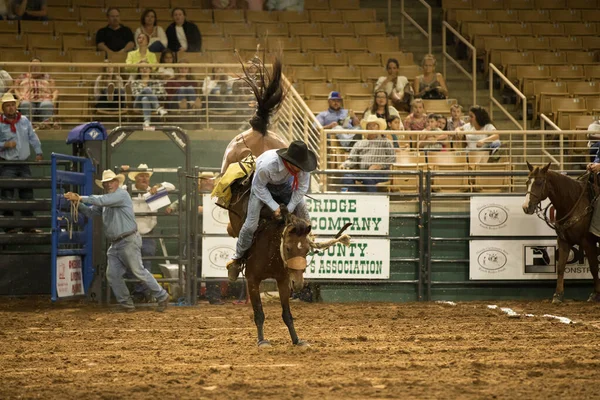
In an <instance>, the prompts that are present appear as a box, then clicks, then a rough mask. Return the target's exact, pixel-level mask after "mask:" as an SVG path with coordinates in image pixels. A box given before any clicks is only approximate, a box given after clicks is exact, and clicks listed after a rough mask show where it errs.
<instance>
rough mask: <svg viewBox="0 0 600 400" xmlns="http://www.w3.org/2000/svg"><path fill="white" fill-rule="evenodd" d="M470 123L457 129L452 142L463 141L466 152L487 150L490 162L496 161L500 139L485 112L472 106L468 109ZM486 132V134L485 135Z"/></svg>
mask: <svg viewBox="0 0 600 400" xmlns="http://www.w3.org/2000/svg"><path fill="white" fill-rule="evenodd" d="M469 118H470V122H469V123H467V124H465V125H464V126H462V127H461V128H458V129H457V130H456V132H457V133H456V134H455V135H453V136H454V137H453V139H454V140H458V141H463V142H464V143H465V144H466V148H465V149H466V151H470V150H489V151H490V161H498V155H497V153H498V149H499V148H500V146H501V144H502V143H501V142H500V137H499V136H498V134H497V133H490V132H493V131H495V130H496V127H495V126H494V123H493V122H492V119H491V118H490V115H489V114H488V112H487V110H486V109H485V108H483V107H481V106H472V107H471V108H470V109H469ZM486 132H487V133H486Z"/></svg>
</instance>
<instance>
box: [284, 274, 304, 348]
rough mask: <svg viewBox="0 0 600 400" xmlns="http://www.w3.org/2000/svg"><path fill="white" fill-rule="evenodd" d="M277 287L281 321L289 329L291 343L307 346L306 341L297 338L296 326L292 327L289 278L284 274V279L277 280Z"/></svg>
mask: <svg viewBox="0 0 600 400" xmlns="http://www.w3.org/2000/svg"><path fill="white" fill-rule="evenodd" d="M277 288H278V289H279V300H280V301H281V310H282V313H281V317H282V318H283V322H285V325H286V326H287V327H288V330H289V331H290V336H291V338H292V343H293V344H295V345H298V346H308V343H307V342H305V341H304V340H300V339H298V335H297V334H296V328H294V317H292V311H291V310H290V294H291V290H290V280H289V278H288V277H287V276H286V278H285V279H280V280H278V281H277Z"/></svg>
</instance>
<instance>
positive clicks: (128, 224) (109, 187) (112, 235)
mask: <svg viewBox="0 0 600 400" xmlns="http://www.w3.org/2000/svg"><path fill="white" fill-rule="evenodd" d="M124 180H125V177H124V176H123V175H120V174H119V175H116V174H115V173H114V172H113V171H111V170H106V171H104V172H102V180H96V184H97V185H98V186H101V187H102V188H104V190H105V191H106V194H104V195H92V196H79V195H78V194H77V193H71V192H68V193H65V198H66V199H67V200H70V201H73V202H77V203H78V204H79V207H78V209H79V211H81V213H82V214H84V215H86V216H87V217H90V218H91V217H92V216H94V215H99V216H102V225H103V226H104V231H105V234H106V237H107V239H108V241H109V242H110V247H109V248H108V251H107V252H106V255H107V258H108V268H107V269H106V277H107V278H108V283H109V284H110V287H111V288H112V290H113V293H114V294H115V297H116V298H117V301H118V302H119V305H120V307H121V309H122V310H123V311H134V310H135V307H134V305H133V300H132V299H131V296H130V293H129V289H127V285H126V284H125V280H124V279H123V276H124V275H125V273H126V272H127V271H130V272H131V273H132V274H133V275H134V276H135V277H136V278H137V279H139V280H140V281H141V282H142V283H143V284H144V285H146V287H147V288H148V290H149V291H150V293H151V294H152V296H154V298H156V299H157V300H158V307H157V308H156V310H157V311H164V310H165V309H166V308H167V304H168V303H167V302H168V300H169V294H168V293H167V291H166V290H164V289H163V288H162V287H161V286H160V285H159V284H158V282H156V279H154V277H153V276H152V274H151V273H150V272H149V271H148V270H146V269H145V268H144V265H143V264H142V254H141V247H142V237H141V236H140V234H139V232H138V230H137V224H136V222H135V215H134V213H133V202H132V200H131V197H130V196H129V193H127V191H126V190H124V189H123V188H122V187H121V186H122V185H123V181H124ZM82 203H87V204H91V207H88V206H86V205H84V204H82Z"/></svg>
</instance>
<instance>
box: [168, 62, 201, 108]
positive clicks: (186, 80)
mask: <svg viewBox="0 0 600 400" xmlns="http://www.w3.org/2000/svg"><path fill="white" fill-rule="evenodd" d="M179 64H181V67H178V68H177V74H176V75H175V77H174V78H173V79H171V80H169V81H168V82H167V94H168V95H169V103H168V106H167V108H179V110H188V109H194V108H196V99H197V98H198V95H197V93H196V90H197V87H198V84H197V83H196V78H195V77H194V76H193V75H191V74H190V67H189V66H188V65H186V64H187V60H185V59H184V60H181V61H179Z"/></svg>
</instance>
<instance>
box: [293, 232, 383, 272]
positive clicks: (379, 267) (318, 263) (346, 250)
mask: <svg viewBox="0 0 600 400" xmlns="http://www.w3.org/2000/svg"><path fill="white" fill-rule="evenodd" d="M328 239H329V238H318V240H323V241H325V240H328ZM304 276H305V277H306V278H327V279H361V280H364V279H389V277H390V241H389V239H362V238H352V243H350V246H348V247H345V246H343V245H341V244H339V243H337V244H335V245H334V246H331V247H330V248H329V249H327V250H324V251H323V252H322V255H317V254H315V255H314V256H309V257H308V266H307V268H306V272H305V274H304Z"/></svg>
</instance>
